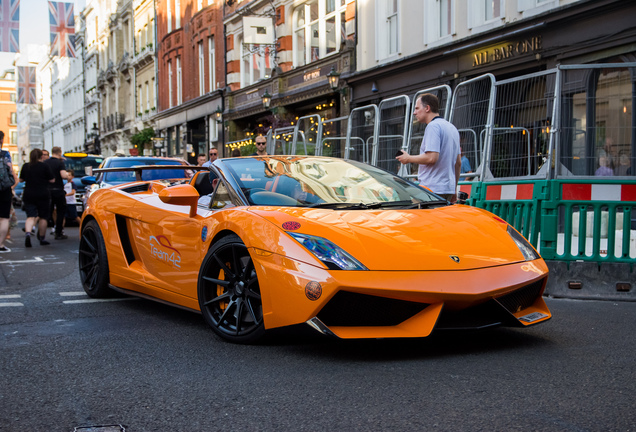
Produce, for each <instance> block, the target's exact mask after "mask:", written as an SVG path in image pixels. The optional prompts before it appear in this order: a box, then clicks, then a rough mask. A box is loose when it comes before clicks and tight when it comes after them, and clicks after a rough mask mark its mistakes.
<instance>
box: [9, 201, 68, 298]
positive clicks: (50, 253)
mask: <svg viewBox="0 0 636 432" xmlns="http://www.w3.org/2000/svg"><path fill="white" fill-rule="evenodd" d="M16 215H17V216H18V223H17V226H15V227H12V228H10V230H9V232H10V235H11V238H10V239H7V240H6V241H5V246H6V247H7V248H9V249H11V251H10V252H3V253H0V288H3V287H16V286H18V287H23V286H34V285H38V284H41V283H46V282H51V281H53V280H57V279H60V278H62V277H65V276H67V275H68V274H70V273H72V272H74V271H77V256H78V249H79V227H77V226H69V227H66V228H65V229H64V233H65V234H66V235H67V236H68V238H67V239H66V240H55V239H54V236H53V235H51V231H52V228H51V227H49V228H48V229H47V232H46V240H47V241H48V242H50V243H51V244H50V245H48V246H42V245H40V242H39V241H38V240H37V238H36V237H35V235H32V236H31V244H32V247H30V248H27V247H25V245H24V238H25V233H24V231H22V229H23V228H24V222H25V220H26V215H25V213H24V212H23V211H22V210H16ZM78 282H79V280H78ZM1 291H2V290H0V292H1Z"/></svg>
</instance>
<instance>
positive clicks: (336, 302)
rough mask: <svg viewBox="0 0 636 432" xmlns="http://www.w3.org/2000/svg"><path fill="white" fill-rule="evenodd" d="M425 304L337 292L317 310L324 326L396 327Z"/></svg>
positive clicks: (423, 307) (424, 306)
mask: <svg viewBox="0 0 636 432" xmlns="http://www.w3.org/2000/svg"><path fill="white" fill-rule="evenodd" d="M427 306H428V304H426V303H415V302H410V301H404V300H396V299H390V298H385V297H377V296H372V295H367V294H358V293H352V292H348V291H340V292H338V293H337V294H336V295H335V296H334V297H333V298H332V299H331V300H329V303H327V304H326V305H325V307H324V308H322V310H321V311H320V312H319V313H318V318H319V319H320V321H322V322H323V323H324V324H325V325H326V326H328V327H338V326H342V327H358V326H360V327H372V326H374V327H386V326H396V325H398V324H400V323H402V322H404V321H406V320H407V319H409V318H411V317H412V316H414V315H416V314H418V313H419V312H421V311H423V310H424V309H425V308H426V307H427Z"/></svg>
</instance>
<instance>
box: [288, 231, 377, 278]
mask: <svg viewBox="0 0 636 432" xmlns="http://www.w3.org/2000/svg"><path fill="white" fill-rule="evenodd" d="M287 234H289V235H290V236H292V237H293V238H294V239H295V240H296V241H298V243H300V244H301V245H303V246H305V247H306V248H307V249H308V250H309V252H311V253H312V254H314V255H315V256H316V258H318V259H319V260H320V261H322V262H323V263H324V264H325V265H326V266H327V267H329V268H330V269H331V270H368V269H367V268H366V267H365V266H363V265H362V264H361V263H360V262H359V261H358V260H357V259H355V258H354V257H352V256H351V255H349V254H348V253H347V252H345V251H344V250H342V249H341V248H339V247H338V246H336V245H335V244H334V243H332V242H330V241H329V240H327V239H325V238H322V237H316V236H311V235H307V234H298V233H291V232H288V233H287Z"/></svg>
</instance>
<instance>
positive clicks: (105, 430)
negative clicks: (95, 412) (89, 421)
mask: <svg viewBox="0 0 636 432" xmlns="http://www.w3.org/2000/svg"><path fill="white" fill-rule="evenodd" d="M73 432H126V427H125V426H122V425H106V426H78V427H76V428H75V429H73Z"/></svg>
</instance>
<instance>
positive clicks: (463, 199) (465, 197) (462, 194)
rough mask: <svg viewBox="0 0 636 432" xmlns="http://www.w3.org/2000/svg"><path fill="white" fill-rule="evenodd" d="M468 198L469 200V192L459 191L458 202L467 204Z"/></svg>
mask: <svg viewBox="0 0 636 432" xmlns="http://www.w3.org/2000/svg"><path fill="white" fill-rule="evenodd" d="M466 200H468V194H467V193H466V192H463V191H459V192H457V204H466Z"/></svg>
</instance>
